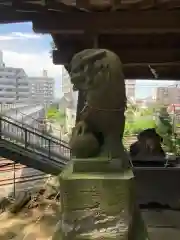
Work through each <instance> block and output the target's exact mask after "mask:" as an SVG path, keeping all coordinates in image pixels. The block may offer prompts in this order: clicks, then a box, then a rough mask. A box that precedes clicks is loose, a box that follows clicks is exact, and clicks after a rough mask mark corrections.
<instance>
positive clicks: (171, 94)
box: [153, 85, 180, 105]
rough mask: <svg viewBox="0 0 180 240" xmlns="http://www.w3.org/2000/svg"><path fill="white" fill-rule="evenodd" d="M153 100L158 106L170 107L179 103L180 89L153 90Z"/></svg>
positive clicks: (161, 88)
mask: <svg viewBox="0 0 180 240" xmlns="http://www.w3.org/2000/svg"><path fill="white" fill-rule="evenodd" d="M153 99H154V100H155V101H156V103H157V104H159V105H170V104H178V103H180V88H179V87H176V86H175V85H174V86H170V87H158V88H156V89H154V93H153Z"/></svg>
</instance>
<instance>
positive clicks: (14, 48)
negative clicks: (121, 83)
mask: <svg viewBox="0 0 180 240" xmlns="http://www.w3.org/2000/svg"><path fill="white" fill-rule="evenodd" d="M50 42H51V36H50V35H42V34H38V35H37V34H34V33H33V31H32V24H31V23H20V24H19V23H18V24H4V25H3V24H1V25H0V50H1V51H3V58H4V62H5V64H6V65H7V66H11V67H22V68H24V70H25V71H26V73H27V74H28V75H29V76H41V75H42V71H43V69H46V70H48V75H49V76H50V77H53V78H54V79H55V96H56V97H60V96H62V92H61V86H62V84H61V78H62V66H55V65H53V63H52V59H51V57H50V50H51V47H50ZM169 84H170V85H171V84H173V82H167V81H166V82H159V81H150V80H148V81H146V82H145V81H142V80H141V81H140V80H137V85H136V96H137V97H138V98H144V97H147V96H150V95H152V91H153V89H154V88H155V87H156V86H166V85H169Z"/></svg>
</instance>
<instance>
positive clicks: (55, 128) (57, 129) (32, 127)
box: [4, 111, 67, 144]
mask: <svg viewBox="0 0 180 240" xmlns="http://www.w3.org/2000/svg"><path fill="white" fill-rule="evenodd" d="M18 113H20V114H22V115H23V116H26V117H29V118H31V119H32V120H34V121H36V122H37V123H41V122H40V121H38V120H37V119H36V118H33V117H31V116H28V115H27V114H25V113H22V112H20V111H18ZM4 116H5V115H4ZM7 117H9V116H7ZM9 118H11V117H9ZM42 119H44V118H42ZM25 124H26V125H28V124H27V123H25ZM29 126H30V125H29ZM31 127H32V126H31ZM32 128H34V129H37V128H35V127H32ZM53 129H55V130H57V131H59V132H60V131H61V130H60V129H58V128H55V127H53ZM37 130H38V131H39V129H37ZM46 135H49V136H50V137H53V138H54V139H57V140H60V141H61V142H62V143H64V144H67V142H66V141H64V140H63V139H59V138H57V137H55V136H52V135H51V134H49V133H46Z"/></svg>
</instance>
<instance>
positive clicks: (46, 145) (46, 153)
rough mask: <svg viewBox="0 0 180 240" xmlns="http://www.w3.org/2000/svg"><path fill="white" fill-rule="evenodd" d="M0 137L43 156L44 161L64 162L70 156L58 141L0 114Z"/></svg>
mask: <svg viewBox="0 0 180 240" xmlns="http://www.w3.org/2000/svg"><path fill="white" fill-rule="evenodd" d="M18 129H20V131H18ZM0 137H1V143H3V141H8V142H9V143H11V144H14V145H15V146H17V147H20V148H21V149H22V148H23V149H24V150H27V151H31V152H32V153H35V154H36V155H37V156H39V157H41V158H45V159H46V161H48V160H50V161H53V162H54V163H58V164H60V163H61V164H66V163H67V161H69V159H70V157H71V150H70V148H69V147H67V146H65V145H63V144H59V142H58V141H54V140H52V139H51V138H48V137H46V136H44V135H43V134H42V133H41V134H39V133H37V132H35V131H31V130H30V129H28V128H25V127H24V126H21V125H18V124H17V123H16V122H15V121H9V120H7V119H6V118H4V117H2V116H1V117H0ZM7 147H8V146H7Z"/></svg>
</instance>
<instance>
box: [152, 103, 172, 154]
mask: <svg viewBox="0 0 180 240" xmlns="http://www.w3.org/2000/svg"><path fill="white" fill-rule="evenodd" d="M156 131H157V133H158V134H159V135H160V136H161V137H162V138H163V143H164V145H165V147H166V148H167V151H169V152H176V145H175V141H174V139H173V125H172V119H171V117H170V115H169V113H168V112H167V107H161V109H160V111H159V114H158V116H157V118H156Z"/></svg>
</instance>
